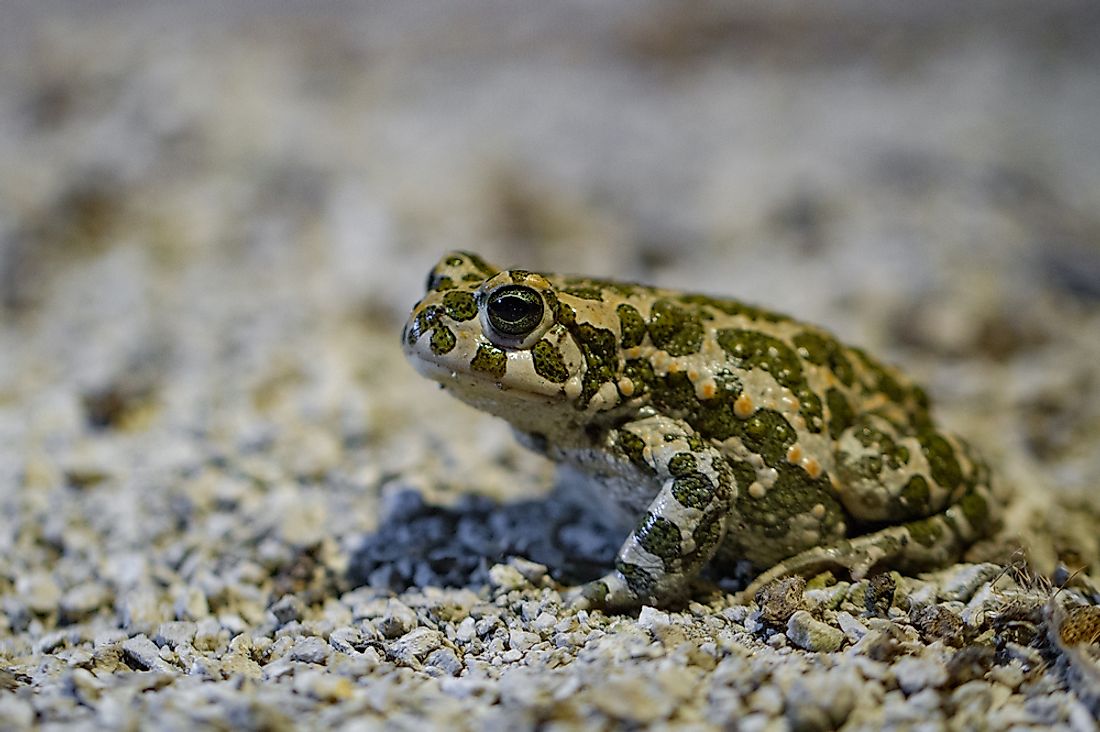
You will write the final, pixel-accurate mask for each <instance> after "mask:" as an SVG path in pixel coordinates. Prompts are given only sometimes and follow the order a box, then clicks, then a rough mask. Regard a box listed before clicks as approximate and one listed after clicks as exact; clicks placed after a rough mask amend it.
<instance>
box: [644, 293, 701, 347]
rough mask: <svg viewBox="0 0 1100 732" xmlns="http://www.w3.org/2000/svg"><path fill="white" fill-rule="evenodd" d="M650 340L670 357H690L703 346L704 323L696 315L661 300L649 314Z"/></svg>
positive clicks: (654, 304) (670, 302) (669, 301)
mask: <svg viewBox="0 0 1100 732" xmlns="http://www.w3.org/2000/svg"><path fill="white" fill-rule="evenodd" d="M649 338H650V340H652V341H653V345H654V346H656V347H657V348H660V349H662V350H663V351H665V352H667V353H668V355H670V356H688V355H690V354H692V353H698V352H699V348H700V347H702V345H703V323H702V321H701V320H700V319H699V316H698V315H697V314H696V313H694V312H692V311H690V310H688V309H686V308H682V307H679V306H677V305H676V304H674V303H673V302H672V301H671V300H665V299H661V300H658V301H657V302H655V303H653V308H652V310H650V312H649Z"/></svg>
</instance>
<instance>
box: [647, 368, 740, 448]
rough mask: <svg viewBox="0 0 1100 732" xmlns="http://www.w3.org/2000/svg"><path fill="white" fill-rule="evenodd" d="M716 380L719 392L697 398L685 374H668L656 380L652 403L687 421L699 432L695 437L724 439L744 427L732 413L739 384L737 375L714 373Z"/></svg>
mask: <svg viewBox="0 0 1100 732" xmlns="http://www.w3.org/2000/svg"><path fill="white" fill-rule="evenodd" d="M715 381H716V382H717V385H718V395H717V396H715V398H713V399H704V400H700V399H699V398H698V397H697V396H696V395H695V386H694V385H693V384H692V383H691V380H690V379H689V378H688V377H687V375H686V374H684V373H682V372H680V373H675V374H668V375H667V376H665V377H664V378H658V379H656V380H655V383H654V385H653V402H654V404H655V405H656V406H657V407H658V408H659V409H660V410H661V411H662V412H663V413H664V414H667V415H670V416H673V417H676V418H678V419H684V420H686V421H687V423H688V424H690V425H691V426H692V428H693V429H695V430H696V431H697V432H698V433H699V434H698V435H695V437H696V438H697V439H699V436H701V437H702V438H707V439H712V440H724V439H726V438H728V437H732V436H733V435H735V434H738V433H739V432H740V431H741V429H742V428H743V424H742V423H741V422H742V421H741V420H739V419H738V418H737V417H736V416H735V415H734V413H733V403H734V401H736V399H737V397H738V396H739V395H740V394H741V389H742V386H741V381H740V380H739V379H738V378H737V377H736V376H734V375H732V374H728V373H726V374H718V375H716V377H715ZM689 439H690V438H689ZM693 449H696V448H693Z"/></svg>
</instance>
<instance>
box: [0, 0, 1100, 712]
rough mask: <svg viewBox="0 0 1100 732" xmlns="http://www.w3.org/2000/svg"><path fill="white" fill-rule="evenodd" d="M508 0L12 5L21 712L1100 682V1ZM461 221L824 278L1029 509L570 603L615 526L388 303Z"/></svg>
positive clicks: (662, 278) (10, 369)
mask: <svg viewBox="0 0 1100 732" xmlns="http://www.w3.org/2000/svg"><path fill="white" fill-rule="evenodd" d="M521 5H522V6H523V7H521V8H517V7H514V6H509V7H510V10H509V11H507V12H506V11H505V10H504V9H503V6H501V5H499V4H496V3H489V2H482V1H480V0H478V1H474V2H469V3H465V4H462V5H458V4H453V3H447V2H442V0H438V1H436V2H430V3H415V4H412V3H408V4H406V3H382V4H371V5H370V6H369V7H370V10H369V11H368V10H360V11H357V12H353V11H350V10H349V9H348V8H347V7H346V6H344V5H342V4H338V3H329V2H321V3H317V4H313V5H311V7H312V8H313V9H312V10H311V12H309V13H306V12H304V11H302V10H295V9H292V8H291V7H290V4H281V3H274V2H272V3H263V2H258V1H253V2H240V3H237V4H235V5H234V6H233V8H232V9H231V10H226V9H224V8H222V9H220V10H216V9H215V8H216V6H215V5H214V4H209V5H207V4H198V3H196V4H188V6H187V8H188V9H185V10H181V9H179V8H178V7H177V9H174V10H169V9H167V7H158V6H156V5H149V4H141V5H138V4H129V3H125V2H105V1H103V2H99V1H97V2H90V3H87V4H84V5H80V6H79V9H78V8H77V6H76V5H75V4H65V3H31V2H22V1H20V2H12V3H7V4H5V7H4V8H3V9H0V18H4V20H0V611H2V615H0V730H6V729H25V728H31V727H41V728H46V729H59V728H63V727H64V728H75V729H94V728H109V729H119V728H132V727H134V726H138V727H145V728H157V729H181V730H182V729H195V728H197V727H201V726H209V727H212V728H220V729H259V728H263V729H293V728H302V729H324V728H346V729H375V728H378V729H410V730H411V729H424V728H425V726H426V725H429V726H433V727H438V728H446V729H461V728H471V729H500V730H512V729H525V728H534V727H539V728H541V729H553V730H557V729H610V728H615V727H619V726H625V727H628V728H637V727H641V726H652V727H654V728H671V727H675V728H686V729H699V730H710V729H745V730H785V729H802V730H822V729H833V728H837V727H843V728H844V729H877V728H881V727H883V726H889V727H891V728H898V729H910V728H911V729H929V730H932V729H941V728H947V727H951V728H954V729H969V728H974V727H976V726H978V725H981V724H986V725H988V726H989V728H993V729H1001V728H1011V727H1013V726H1016V727H1020V728H1027V727H1032V728H1034V727H1040V726H1041V727H1048V726H1061V727H1062V728H1067V729H1074V730H1094V729H1096V728H1097V723H1096V718H1097V717H1096V715H1097V713H1098V712H1100V689H1098V688H1097V685H1098V681H1097V679H1100V671H1098V668H1097V661H1096V659H1097V652H1096V651H1097V643H1098V642H1100V639H1098V638H1097V637H1095V634H1094V632H1093V631H1094V630H1095V626H1096V625H1100V621H1096V619H1095V617H1096V616H1095V613H1093V611H1094V610H1095V608H1093V609H1091V610H1084V611H1075V610H1073V607H1075V606H1079V605H1090V604H1091V605H1095V604H1096V603H1097V602H1098V601H1100V597H1098V595H1097V594H1096V591H1095V590H1094V589H1090V587H1092V586H1094V584H1095V582H1096V581H1097V578H1098V577H1100V533H1098V532H1097V531H1096V526H1097V525H1098V522H1100V501H1098V499H1097V495H1100V493H1098V491H1100V450H1097V449H1096V446H1097V445H1098V444H1100V243H1098V242H1100V214H1098V212H1100V133H1098V132H1097V127H1096V120H1097V119H1100V75H1098V73H1097V71H1096V70H1097V69H1098V68H1100V15H1098V14H1097V12H1096V11H1095V10H1094V9H1092V6H1091V5H1090V4H1087V3H1068V2H1055V3H1042V4H1039V3H1003V2H1002V3H992V2H977V3H973V4H968V5H967V8H968V10H967V11H966V14H965V15H960V14H956V11H954V10H952V8H953V7H954V5H953V4H948V3H934V4H920V5H919V6H917V5H916V4H913V7H909V6H908V5H907V4H901V3H898V4H878V5H875V6H861V5H859V4H856V3H851V2H848V3H839V4H836V5H834V6H832V7H831V9H830V10H829V11H824V10H814V11H812V12H811V11H810V10H809V7H810V6H808V5H807V6H802V5H797V6H796V5H793V4H771V3H767V4H765V3H759V4H756V3H747V4H742V5H739V6H738V8H739V9H738V10H736V11H729V10H726V11H722V10H718V9H717V6H716V5H710V4H707V3H698V4H693V5H690V6H688V7H689V9H680V10H678V11H676V12H673V11H671V10H668V9H667V8H668V7H669V6H667V5H661V4H655V3H636V2H631V3H627V2H625V1H624V2H612V3H605V4H601V5H600V9H599V10H593V9H590V8H589V7H587V4H582V3H562V4H550V3H538V2H530V3H524V4H521ZM363 7H364V8H365V7H367V6H366V5H364V6H363ZM792 8H797V9H798V12H795V10H792ZM455 247H459V248H469V249H475V250H477V251H480V252H481V253H482V254H484V255H485V256H486V257H487V258H490V259H494V260H500V261H501V263H503V264H508V263H518V264H523V265H524V266H527V267H530V268H533V269H538V268H546V269H554V270H567V271H576V272H584V273H590V274H599V275H611V276H615V277H619V278H628V279H644V280H646V281H650V282H655V283H659V284H662V285H667V286H674V287H690V288H693V289H698V290H703V291H709V292H714V293H720V294H732V295H736V296H739V297H742V298H744V299H748V300H751V301H755V302H759V303H761V304H765V305H768V306H771V307H774V308H776V309H780V310H783V311H786V312H791V313H793V314H796V315H798V316H801V317H804V318H807V319H811V320H814V321H816V322H820V323H825V324H828V325H829V326H830V327H832V328H833V329H834V330H836V331H837V332H838V333H840V334H841V335H842V336H843V337H845V338H846V339H849V340H852V341H856V342H858V343H860V344H862V345H865V346H867V347H868V348H869V349H870V350H872V351H875V352H877V353H881V354H883V355H885V356H886V357H887V358H889V359H890V360H892V361H895V362H898V363H901V364H903V365H904V366H905V368H906V369H907V370H908V371H910V372H912V373H914V374H915V375H917V376H918V378H919V379H921V380H922V381H923V382H925V383H926V384H927V385H928V386H929V389H930V391H931V392H932V394H933V395H934V398H935V399H936V401H937V404H938V409H937V411H938V413H939V415H940V416H941V417H942V418H943V420H944V421H945V422H946V423H948V424H949V425H950V426H951V427H952V428H954V429H956V430H957V431H959V432H961V433H963V434H966V435H968V436H969V437H971V438H972V440H973V441H974V442H975V443H977V444H978V445H979V446H980V448H981V449H982V450H983V452H984V453H985V454H986V455H987V456H988V458H989V459H990V462H991V463H992V464H993V466H994V468H995V470H996V472H997V475H998V476H999V477H1000V479H1001V481H1002V484H1003V485H1004V487H1005V488H1006V489H1008V490H1011V491H1012V492H1013V494H1014V495H1015V498H1014V499H1013V502H1012V505H1011V511H1010V521H1009V523H1010V527H1009V531H1008V532H1007V534H1006V537H1005V539H1004V540H1002V541H999V542H997V543H995V544H992V545H987V546H983V547H979V548H978V549H977V550H976V552H975V554H974V555H973V556H972V559H974V560H975V562H976V563H972V564H965V565H960V566H958V567H955V568H951V569H949V570H947V571H945V572H942V573H938V574H936V575H931V576H928V577H924V578H908V577H900V576H893V577H890V578H886V577H884V578H880V579H876V580H875V582H874V584H871V583H868V582H862V583H856V584H854V585H850V584H848V583H846V582H841V583H839V584H836V585H831V586H826V587H821V586H814V585H811V587H810V588H809V589H806V588H804V587H803V586H802V584H801V583H797V582H795V583H789V584H785V585H783V586H780V587H773V588H772V590H771V592H770V594H769V596H768V598H766V599H763V606H762V607H757V606H755V605H753V606H749V607H745V606H737V605H735V604H733V598H732V596H731V595H729V594H726V593H725V592H724V591H723V590H725V589H729V586H728V585H725V584H724V585H722V587H721V588H715V587H714V586H701V587H700V589H699V591H698V593H697V595H696V597H695V601H694V602H692V603H691V604H690V605H688V606H687V607H686V608H682V609H678V610H676V611H674V612H666V611H663V610H658V609H653V608H646V609H643V610H642V611H641V612H640V613H639V614H636V615H627V616H611V617H605V616H604V615H602V614H600V613H574V612H573V611H571V610H568V609H563V607H562V604H561V598H560V595H559V593H558V592H557V588H558V586H559V585H557V584H556V583H557V582H558V581H562V580H572V579H577V578H583V577H586V576H591V575H592V574H595V573H598V572H599V571H600V569H601V567H603V566H605V563H606V562H607V561H608V559H609V557H610V555H611V553H613V551H614V548H615V544H616V543H617V535H616V534H615V533H614V532H608V531H607V530H606V528H605V527H601V526H600V524H599V523H598V517H594V516H591V515H589V514H588V513H586V512H585V511H584V507H583V505H582V506H578V505H576V504H575V503H570V502H569V501H568V500H567V499H566V498H564V495H565V494H566V493H567V490H565V489H564V488H563V489H560V490H557V491H554V492H552V481H553V476H552V470H551V468H550V466H548V465H546V464H544V463H543V462H541V461H540V460H539V459H538V458H536V457H535V456H532V455H529V454H527V453H525V452H523V451H522V450H521V449H520V448H519V447H518V446H516V445H515V444H514V443H513V441H512V439H511V436H510V435H509V433H508V431H507V428H506V427H505V426H504V425H502V424H498V423H496V422H494V421H492V420H490V419H488V418H486V417H482V416H481V415H478V414H476V413H474V412H472V411H471V410H469V409H467V408H466V407H464V406H462V405H460V404H458V403H457V402H454V401H453V400H450V399H449V398H448V397H447V396H446V395H445V394H442V393H441V392H438V391H437V390H436V389H434V388H433V387H431V386H430V385H429V384H428V383H426V382H424V381H422V380H420V379H419V378H418V377H417V376H416V375H415V374H414V373H413V372H412V370H411V369H410V368H409V367H408V366H407V364H405V363H404V362H403V360H402V358H401V354H400V350H399V348H398V342H397V336H398V333H399V331H400V325H401V322H402V320H403V318H404V315H405V313H406V312H407V310H408V308H409V307H410V306H411V305H412V303H413V302H414V301H415V300H416V299H417V297H418V296H419V293H420V289H421V287H422V282H423V278H424V274H425V273H426V271H427V268H428V267H429V266H430V265H431V263H432V262H433V261H434V260H435V258H436V257H438V255H439V254H440V253H441V252H442V251H444V250H446V249H449V248H455ZM566 488H567V487H566ZM479 496H480V498H479ZM1015 545H1022V546H1024V547H1026V548H1027V550H1028V552H1029V554H1030V556H1031V557H1032V559H1033V562H1034V564H1035V566H1036V572H1038V573H1039V574H1044V573H1045V574H1046V575H1047V577H1049V578H1050V579H1051V580H1052V581H1054V582H1060V581H1062V580H1064V579H1065V576H1066V574H1067V570H1066V569H1065V568H1066V567H1070V568H1076V567H1078V566H1081V565H1085V566H1086V567H1087V569H1086V571H1085V572H1084V573H1082V574H1080V575H1078V576H1076V577H1075V578H1074V580H1073V583H1072V585H1073V586H1072V589H1067V590H1064V591H1063V592H1061V593H1059V594H1058V596H1057V598H1056V602H1057V603H1058V605H1059V608H1064V610H1063V609H1058V608H1055V607H1053V606H1049V605H1045V603H1046V602H1047V600H1048V598H1049V597H1050V596H1051V594H1052V593H1051V591H1050V589H1049V587H1050V584H1049V581H1050V580H1048V579H1043V578H1041V577H1037V576H1036V574H1035V573H1032V572H1025V571H1022V570H1020V569H1013V570H1010V571H1003V570H1002V569H1001V568H1000V566H999V565H998V564H995V563H984V562H985V561H986V560H997V559H1003V557H1004V554H1003V552H1004V551H1005V548H1006V547H1012V546H1015ZM998 552H1000V553H998ZM517 554H518V555H522V556H523V557H525V559H515V558H511V556H512V555H517ZM1089 572H1091V578H1090V575H1089ZM891 579H892V580H893V581H892V582H891V581H890V580H891ZM363 581H366V582H368V585H367V586H364V587H358V588H357V587H356V585H357V584H359V583H361V582H363ZM439 585H447V587H446V588H444V589H441V588H440V587H439ZM1060 612H1067V613H1071V614H1072V613H1074V612H1076V613H1077V615H1075V616H1074V617H1075V618H1076V621H1075V622H1076V625H1072V624H1071V625H1072V627H1073V628H1074V630H1073V632H1072V633H1070V632H1069V631H1067V630H1065V627H1067V626H1059V622H1060V621H1058V620H1051V618H1060V617H1061V616H1060V615H1058V613H1060ZM1089 613H1093V614H1092V615H1089ZM1089 623H1094V625H1090V624H1089ZM1059 627H1062V630H1058V628H1059ZM1059 639H1061V640H1059ZM1074 639H1075V640H1076V641H1080V645H1077V646H1069V645H1066V643H1068V642H1070V641H1071V640H1074ZM1062 641H1066V642H1065V643H1063V642H1062Z"/></svg>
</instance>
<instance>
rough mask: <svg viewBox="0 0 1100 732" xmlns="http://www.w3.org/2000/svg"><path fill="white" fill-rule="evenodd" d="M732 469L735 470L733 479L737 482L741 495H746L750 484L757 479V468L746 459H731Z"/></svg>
mask: <svg viewBox="0 0 1100 732" xmlns="http://www.w3.org/2000/svg"><path fill="white" fill-rule="evenodd" d="M729 464H730V470H731V471H733V480H734V483H736V484H737V491H738V494H739V495H744V493H745V491H747V490H748V489H749V486H750V485H752V484H753V482H754V481H755V480H756V468H754V467H753V466H752V464H751V463H749V462H747V461H745V460H730V461H729Z"/></svg>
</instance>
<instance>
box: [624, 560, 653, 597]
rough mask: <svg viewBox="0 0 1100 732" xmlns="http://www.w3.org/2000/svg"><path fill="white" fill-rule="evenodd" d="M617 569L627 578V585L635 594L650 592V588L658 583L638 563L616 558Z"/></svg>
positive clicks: (642, 594) (641, 594) (640, 594)
mask: <svg viewBox="0 0 1100 732" xmlns="http://www.w3.org/2000/svg"><path fill="white" fill-rule="evenodd" d="M615 570H616V571H618V573H619V574H621V575H622V576H623V579H624V580H626V586H627V587H629V588H630V591H631V592H632V593H634V594H635V595H639V596H644V595H647V594H649V591H650V589H652V587H653V585H654V584H656V579H655V578H654V577H653V576H652V575H651V574H650V573H649V572H647V571H645V570H644V569H642V568H641V567H639V566H638V565H637V564H631V563H630V562H624V561H621V560H616V562H615Z"/></svg>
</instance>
